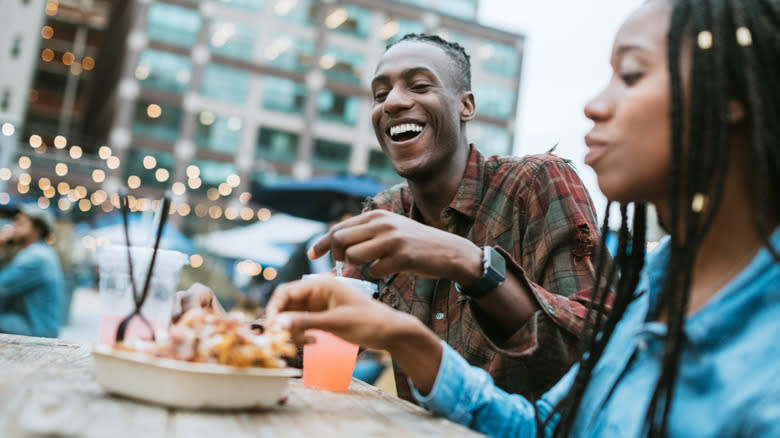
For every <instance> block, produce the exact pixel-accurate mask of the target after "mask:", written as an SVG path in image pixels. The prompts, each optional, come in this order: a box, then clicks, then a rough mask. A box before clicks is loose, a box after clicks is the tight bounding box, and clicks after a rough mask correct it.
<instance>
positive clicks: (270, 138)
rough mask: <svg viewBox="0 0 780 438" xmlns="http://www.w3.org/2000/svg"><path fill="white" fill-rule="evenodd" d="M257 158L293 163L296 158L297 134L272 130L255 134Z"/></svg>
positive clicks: (264, 129)
mask: <svg viewBox="0 0 780 438" xmlns="http://www.w3.org/2000/svg"><path fill="white" fill-rule="evenodd" d="M256 151H257V156H258V157H260V158H264V159H266V160H270V161H278V162H282V163H293V162H295V160H296V159H297V158H298V134H295V133H292V132H287V131H281V130H278V129H273V128H260V129H259V130H258V133H257V147H256Z"/></svg>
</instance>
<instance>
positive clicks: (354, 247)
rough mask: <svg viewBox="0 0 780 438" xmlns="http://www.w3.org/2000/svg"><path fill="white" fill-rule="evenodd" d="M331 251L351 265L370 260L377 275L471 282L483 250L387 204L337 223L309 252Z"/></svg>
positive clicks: (318, 254) (479, 271)
mask: <svg viewBox="0 0 780 438" xmlns="http://www.w3.org/2000/svg"><path fill="white" fill-rule="evenodd" d="M328 251H330V252H331V255H332V257H333V259H334V260H338V261H343V262H346V263H349V264H351V265H353V266H362V265H364V264H366V263H369V262H370V263H371V265H370V267H369V273H370V274H371V275H372V276H374V277H375V278H380V277H383V276H385V275H388V274H394V273H397V272H408V273H411V274H413V275H418V276H421V277H428V278H447V279H451V280H455V281H457V282H458V283H460V284H471V283H473V282H474V281H476V280H477V279H478V278H479V277H480V275H481V274H482V269H481V268H482V251H481V250H480V248H479V247H478V246H476V245H475V244H474V243H472V242H471V241H469V240H468V239H465V238H463V237H460V236H458V235H455V234H452V233H448V232H446V231H442V230H439V229H437V228H434V227H430V226H427V225H424V224H421V223H419V222H417V221H414V220H412V219H409V218H407V217H404V216H401V215H399V214H395V213H391V212H389V211H386V210H372V211H368V212H365V213H363V214H361V215H359V216H355V217H353V218H351V219H347V220H346V221H344V222H341V223H338V224H336V225H334V226H333V228H331V229H330V231H328V233H327V234H326V235H325V236H323V237H322V238H320V239H319V240H318V241H317V242H315V244H314V245H313V246H312V247H311V248H310V249H309V257H310V258H313V259H314V258H318V257H321V256H323V255H325V253H327V252H328Z"/></svg>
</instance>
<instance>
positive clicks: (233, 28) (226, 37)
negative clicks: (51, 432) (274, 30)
mask: <svg viewBox="0 0 780 438" xmlns="http://www.w3.org/2000/svg"><path fill="white" fill-rule="evenodd" d="M255 37H256V36H255V29H254V28H253V27H252V26H247V25H243V24H240V23H237V22H234V21H224V20H214V21H213V22H212V23H211V26H210V28H209V45H210V46H211V52H212V53H214V54H215V55H222V56H227V57H229V58H236V59H242V60H247V59H252V58H253V56H254V48H255Z"/></svg>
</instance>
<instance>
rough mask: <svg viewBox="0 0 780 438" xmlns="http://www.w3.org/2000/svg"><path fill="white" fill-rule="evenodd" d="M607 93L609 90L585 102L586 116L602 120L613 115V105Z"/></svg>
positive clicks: (596, 120) (594, 119)
mask: <svg viewBox="0 0 780 438" xmlns="http://www.w3.org/2000/svg"><path fill="white" fill-rule="evenodd" d="M606 94H607V90H604V91H602V92H601V93H599V94H597V95H596V96H594V97H593V98H592V99H591V100H590V101H589V102H588V103H587V104H585V117H587V118H589V119H591V120H593V121H594V122H602V121H604V120H607V119H609V118H610V117H611V116H612V105H611V104H610V103H609V100H608V99H607V96H606Z"/></svg>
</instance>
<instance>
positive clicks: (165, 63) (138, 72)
mask: <svg viewBox="0 0 780 438" xmlns="http://www.w3.org/2000/svg"><path fill="white" fill-rule="evenodd" d="M135 77H136V79H138V80H139V81H140V82H141V85H143V86H144V87H149V88H155V89H157V90H163V91H168V92H171V93H175V94H183V93H184V92H185V91H187V89H188V88H189V84H190V79H191V78H192V61H190V59H189V58H186V57H184V56H180V55H175V54H173V53H167V52H159V51H157V50H149V49H147V50H144V51H143V52H142V53H141V58H140V60H139V61H138V66H137V67H136V69H135Z"/></svg>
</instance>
